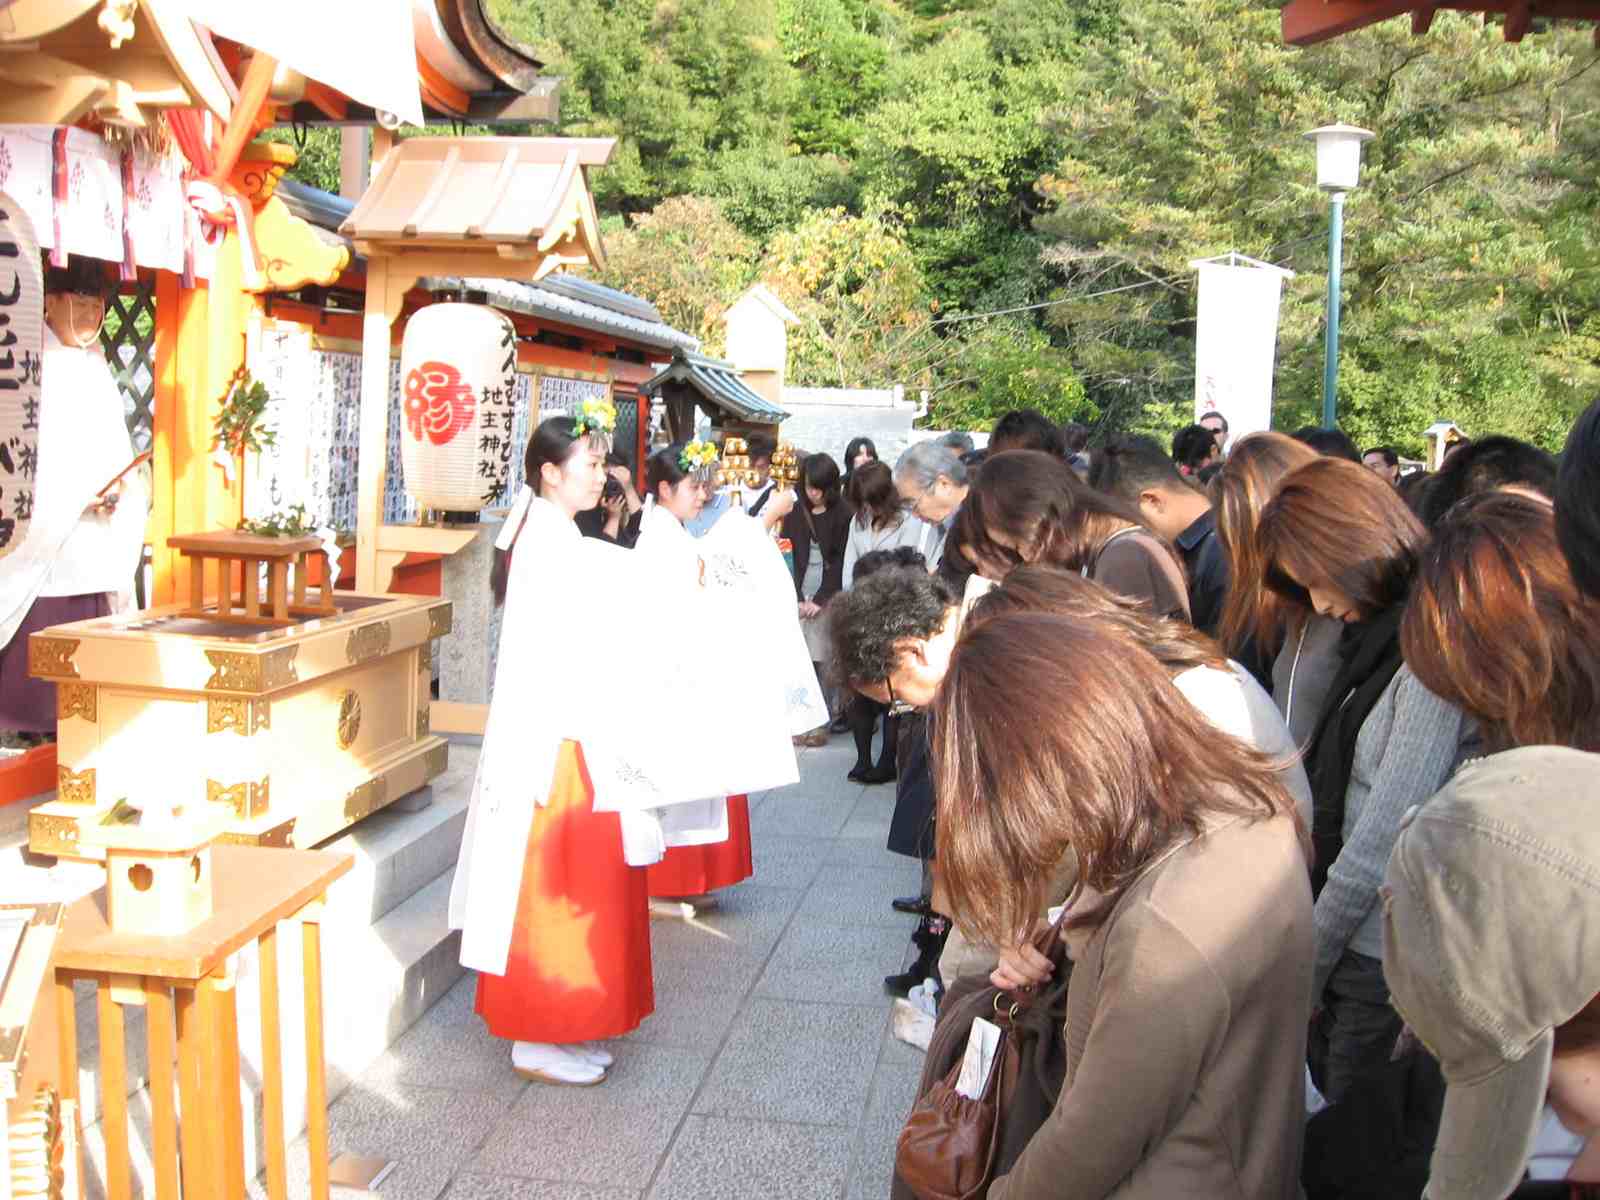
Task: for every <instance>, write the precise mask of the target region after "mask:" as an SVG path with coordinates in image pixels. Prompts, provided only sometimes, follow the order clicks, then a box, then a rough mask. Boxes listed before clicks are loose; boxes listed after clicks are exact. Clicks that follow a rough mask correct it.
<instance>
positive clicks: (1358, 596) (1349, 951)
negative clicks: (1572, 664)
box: [1256, 458, 1476, 1102]
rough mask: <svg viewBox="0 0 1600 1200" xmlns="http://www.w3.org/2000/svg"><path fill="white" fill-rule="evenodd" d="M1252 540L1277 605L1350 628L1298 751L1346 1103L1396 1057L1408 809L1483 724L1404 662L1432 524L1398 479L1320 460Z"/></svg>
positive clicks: (1329, 1069) (1280, 498)
mask: <svg viewBox="0 0 1600 1200" xmlns="http://www.w3.org/2000/svg"><path fill="white" fill-rule="evenodd" d="M1256 538H1257V543H1258V547H1259V551H1260V553H1261V555H1262V558H1263V561H1264V562H1265V563H1266V565H1267V580H1268V583H1269V585H1271V586H1273V587H1275V588H1276V589H1277V591H1278V592H1279V594H1280V597H1281V599H1282V600H1283V602H1284V603H1285V604H1288V605H1291V606H1294V607H1297V608H1300V609H1305V608H1310V609H1312V610H1314V611H1315V612H1316V613H1318V614H1319V615H1321V616H1323V617H1329V618H1333V619H1334V620H1337V621H1339V622H1341V623H1342V624H1343V626H1344V630H1343V633H1342V635H1341V637H1340V641H1339V646H1338V653H1339V659H1338V666H1337V670H1336V672H1335V674H1334V678H1333V680H1332V682H1331V684H1330V685H1329V687H1328V693H1327V698H1326V700H1325V701H1324V703H1323V706H1322V713H1321V715H1320V716H1319V718H1318V720H1317V722H1316V725H1315V727H1314V729H1313V731H1312V734H1311V738H1310V741H1309V743H1308V745H1307V749H1306V757H1305V763H1306V773H1307V774H1308V775H1309V776H1310V779H1311V795H1312V807H1313V813H1314V815H1313V819H1312V831H1311V832H1312V846H1313V852H1314V861H1313V864H1312V872H1311V888H1312V892H1313V894H1314V895H1315V896H1316V898H1317V904H1316V972H1315V975H1314V977H1313V989H1314V990H1313V992H1312V995H1313V997H1314V1004H1315V1007H1316V1008H1317V1009H1318V1014H1317V1017H1316V1019H1315V1021H1314V1023H1313V1027H1312V1031H1311V1053H1310V1061H1311V1072H1312V1076H1313V1078H1314V1079H1315V1080H1316V1083H1317V1086H1318V1087H1319V1088H1320V1089H1321V1091H1322V1094H1323V1095H1324V1096H1326V1097H1327V1099H1328V1100H1329V1101H1330V1102H1337V1101H1338V1100H1339V1099H1341V1098H1342V1097H1343V1096H1344V1094H1345V1092H1346V1091H1347V1090H1348V1089H1349V1087H1350V1085H1351V1083H1352V1082H1353V1081H1354V1080H1355V1078H1356V1077H1357V1076H1359V1075H1361V1074H1362V1073H1364V1072H1366V1071H1368V1070H1371V1069H1376V1068H1381V1067H1382V1066H1383V1065H1384V1064H1385V1063H1387V1062H1388V1061H1389V1058H1390V1054H1391V1052H1392V1050H1393V1048H1394V1043H1395V1038H1396V1037H1397V1036H1398V1035H1399V1033H1400V1026H1401V1021H1400V1018H1399V1016H1398V1015H1397V1014H1396V1013H1395V1011H1394V1009H1393V1008H1392V1007H1391V1005H1390V1004H1389V989H1388V987H1387V985H1386V984H1385V983H1384V979H1383V922H1382V911H1381V908H1380V906H1379V904H1378V888H1379V886H1380V885H1381V884H1382V882H1383V873H1384V868H1385V866H1386V865H1387V864H1388V861H1389V852H1390V851H1391V850H1392V849H1393V848H1394V843H1395V839H1396V838H1397V837H1398V836H1399V833H1400V818H1401V817H1402V816H1404V815H1405V812H1406V810H1407V809H1409V808H1411V807H1412V806H1413V805H1417V804H1421V803H1423V802H1424V801H1426V800H1427V799H1428V798H1429V797H1430V796H1432V795H1433V794H1434V793H1435V792H1436V791H1438V790H1439V789H1440V788H1441V787H1442V786H1443V785H1444V783H1445V781H1446V780H1448V779H1449V778H1450V775H1451V773H1452V772H1453V771H1454V770H1455V768H1456V766H1457V765H1458V764H1459V763H1460V761H1461V760H1462V758H1463V757H1465V754H1466V752H1467V750H1468V749H1469V748H1470V746H1471V745H1472V744H1473V739H1474V737H1475V733H1476V730H1475V727H1474V726H1473V725H1472V724H1471V723H1470V722H1468V721H1467V719H1466V718H1465V716H1464V715H1463V714H1462V711H1461V710H1460V709H1459V708H1457V707H1456V706H1455V705H1453V704H1450V703H1448V702H1446V701H1445V700H1442V699H1440V698H1439V697H1438V696H1436V695H1434V693H1433V692H1431V691H1429V690H1428V689H1427V688H1426V687H1425V686H1423V684H1422V682H1421V681H1420V680H1418V679H1417V677H1416V676H1415V675H1413V674H1412V673H1411V671H1410V670H1409V669H1408V668H1407V667H1406V666H1405V664H1404V663H1403V662H1402V660H1401V653H1400V619H1401V617H1402V615H1403V614H1404V612H1405V605H1406V597H1407V594H1408V593H1409V591H1410V587H1411V581H1412V577H1413V576H1414V575H1415V573H1416V567H1417V560H1418V555H1419V554H1421V552H1422V550H1423V548H1424V546H1425V545H1426V544H1427V533H1426V532H1425V531H1424V530H1423V528H1422V525H1421V523H1420V522H1418V521H1417V519H1416V517H1414V516H1413V515H1412V514H1411V510H1410V509H1408V508H1407V507H1406V505H1405V501H1403V500H1402V499H1400V496H1399V494H1398V493H1396V492H1395V490H1394V488H1392V487H1390V486H1389V485H1388V484H1387V483H1385V482H1384V481H1383V480H1382V479H1380V478H1379V477H1378V476H1376V475H1375V474H1373V473H1372V472H1371V471H1368V470H1367V469H1366V468H1364V467H1362V466H1359V465H1358V464H1356V463H1351V462H1346V461H1344V460H1343V459H1334V458H1319V459H1317V460H1316V461H1315V462H1312V463H1308V464H1307V465H1305V466H1303V467H1301V468H1300V469H1299V470H1297V471H1294V472H1293V473H1291V474H1290V475H1289V476H1287V477H1286V478H1285V479H1284V481H1283V482H1282V483H1281V484H1280V485H1279V487H1278V490H1277V492H1276V494H1275V495H1274V496H1273V498H1272V501H1271V502H1270V503H1269V504H1268V505H1267V506H1266V508H1265V509H1264V510H1263V511H1262V513H1261V524H1260V528H1259V529H1258V530H1257V533H1256Z"/></svg>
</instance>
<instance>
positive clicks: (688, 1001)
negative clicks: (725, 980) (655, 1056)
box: [623, 977, 744, 1057]
mask: <svg viewBox="0 0 1600 1200" xmlns="http://www.w3.org/2000/svg"><path fill="white" fill-rule="evenodd" d="M696 982H698V983H699V984H700V986H701V987H704V988H706V989H709V990H705V991H700V990H697V989H696V988H694V987H691V986H688V985H686V984H685V983H684V982H682V980H681V979H680V980H677V981H675V982H671V983H668V982H667V981H665V980H663V979H661V978H659V977H658V978H657V979H656V1010H655V1012H653V1013H651V1014H650V1015H649V1016H648V1017H646V1018H645V1019H644V1023H643V1024H642V1025H640V1026H639V1028H638V1029H636V1030H634V1031H633V1032H632V1033H630V1034H628V1035H627V1036H626V1037H625V1038H624V1039H623V1040H624V1041H633V1042H645V1043H647V1044H649V1045H652V1046H676V1047H678V1048H679V1049H684V1050H696V1051H699V1052H700V1053H702V1054H705V1055H706V1056H707V1057H709V1056H710V1055H712V1054H714V1053H715V1052H716V1050H717V1048H718V1047H720V1046H721V1045H722V1040H723V1038H725V1037H727V1035H728V1030H729V1029H730V1028H731V1027H732V1025H733V1018H734V1016H735V1015H736V1014H737V1013H738V1011H739V1005H740V1003H741V1002H742V1001H743V1000H744V993H743V992H735V991H733V990H732V989H730V988H726V987H722V986H720V981H718V980H712V979H700V980H697V981H696Z"/></svg>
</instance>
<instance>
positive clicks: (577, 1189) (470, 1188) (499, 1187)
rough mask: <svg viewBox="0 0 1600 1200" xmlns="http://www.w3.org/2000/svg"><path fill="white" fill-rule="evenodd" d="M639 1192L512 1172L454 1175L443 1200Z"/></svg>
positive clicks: (601, 1197) (622, 1199)
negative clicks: (518, 1174) (553, 1181)
mask: <svg viewBox="0 0 1600 1200" xmlns="http://www.w3.org/2000/svg"><path fill="white" fill-rule="evenodd" d="M638 1197H639V1193H638V1192H631V1191H626V1190H624V1189H621V1188H605V1187H590V1186H589V1185H588V1184H582V1183H551V1182H549V1181H548V1180H543V1179H519V1178H517V1177H516V1176H515V1175H479V1174H477V1173H476V1172H470V1173H463V1174H460V1175H457V1176H456V1178H455V1182H454V1183H452V1184H451V1185H450V1190H449V1191H447V1192H445V1194H444V1197H443V1200H638Z"/></svg>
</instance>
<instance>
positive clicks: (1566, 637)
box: [1400, 491, 1600, 751]
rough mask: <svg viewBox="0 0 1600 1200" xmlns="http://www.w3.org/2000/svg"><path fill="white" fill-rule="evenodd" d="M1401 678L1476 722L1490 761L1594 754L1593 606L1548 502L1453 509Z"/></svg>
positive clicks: (1421, 587) (1420, 593)
mask: <svg viewBox="0 0 1600 1200" xmlns="http://www.w3.org/2000/svg"><path fill="white" fill-rule="evenodd" d="M1400 649H1401V651H1402V652H1403V653H1404V655H1405V660H1406V666H1408V667H1409V668H1411V671H1412V672H1413V673H1414V674H1415V675H1416V677H1417V678H1418V679H1420V680H1421V681H1422V682H1423V683H1424V684H1425V685H1426V686H1427V687H1428V688H1429V689H1431V690H1432V691H1433V692H1434V693H1436V694H1437V695H1439V696H1441V697H1443V698H1444V699H1446V700H1448V701H1450V702H1451V703H1452V704H1455V705H1458V706H1459V707H1461V708H1462V709H1464V710H1466V711H1467V712H1468V713H1470V714H1471V715H1472V716H1473V717H1474V718H1475V719H1476V720H1477V722H1478V727H1479V729H1480V730H1481V732H1482V734H1483V740H1484V745H1485V749H1487V750H1489V751H1499V750H1509V749H1512V748H1513V747H1516V746H1536V745H1555V746H1571V747H1573V748H1574V749H1577V750H1591V751H1595V750H1600V604H1596V602H1595V601H1593V600H1591V599H1589V598H1588V597H1587V596H1585V595H1584V594H1583V593H1582V592H1580V591H1579V590H1578V587H1577V584H1576V583H1574V582H1573V578H1572V573H1571V572H1570V571H1569V570H1568V569H1567V562H1566V558H1565V557H1564V556H1563V555H1562V553H1561V545H1560V543H1559V541H1558V540H1557V538H1556V524H1555V512H1554V510H1553V508H1552V507H1551V505H1550V502H1549V501H1548V500H1546V499H1544V498H1543V497H1540V496H1535V495H1530V494H1527V493H1522V492H1512V491H1491V492H1484V493H1482V494H1480V495H1477V496H1471V497H1468V498H1467V499H1466V500H1463V501H1461V502H1460V503H1459V504H1457V505H1456V506H1455V507H1454V508H1452V509H1451V510H1450V512H1449V514H1448V515H1447V516H1445V518H1444V519H1443V520H1442V521H1441V522H1440V524H1439V526H1438V528H1437V529H1436V530H1435V531H1434V535H1433V543H1432V545H1430V546H1429V547H1428V550H1427V552H1426V553H1425V554H1424V555H1423V556H1422V565H1421V568H1420V569H1419V570H1418V572H1417V582H1416V585H1415V587H1414V588H1413V589H1412V594H1411V602H1410V604H1408V605H1407V607H1406V615H1405V620H1404V621H1403V622H1402V623H1401V626H1400Z"/></svg>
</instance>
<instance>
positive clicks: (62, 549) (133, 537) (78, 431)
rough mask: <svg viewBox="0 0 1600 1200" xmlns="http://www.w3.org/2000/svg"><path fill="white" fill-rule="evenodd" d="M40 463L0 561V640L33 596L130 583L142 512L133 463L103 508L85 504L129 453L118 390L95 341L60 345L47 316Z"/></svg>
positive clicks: (127, 587) (144, 505)
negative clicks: (27, 506) (22, 535)
mask: <svg viewBox="0 0 1600 1200" xmlns="http://www.w3.org/2000/svg"><path fill="white" fill-rule="evenodd" d="M39 370H40V376H39V378H40V384H41V391H40V403H39V463H38V473H37V476H36V479H35V489H34V502H33V523H32V524H31V525H30V526H29V528H28V537H27V540H26V541H25V542H24V543H23V544H22V546H21V547H19V548H18V549H17V551H16V552H15V553H13V554H12V555H11V556H10V557H8V558H7V559H6V562H5V569H4V570H0V645H5V644H6V643H8V642H10V640H11V638H12V636H13V635H14V634H15V633H16V631H17V627H18V626H19V625H21V624H22V620H23V618H24V617H26V616H27V615H28V610H29V609H30V608H32V607H33V602H34V601H35V600H37V599H38V598H39V597H40V596H83V595H89V594H93V593H99V592H105V593H110V594H111V595H112V596H113V597H117V596H123V595H125V594H126V593H128V592H130V591H131V590H132V588H133V573H134V571H135V570H137V569H138V565H139V556H140V552H141V551H142V549H143V547H144V532H145V520H146V517H147V516H148V515H149V502H148V499H147V491H146V488H145V485H144V482H143V479H142V477H141V476H140V474H139V472H137V471H135V472H130V473H129V474H128V475H127V477H126V478H125V479H124V481H123V492H122V496H121V498H120V500H119V502H118V504H117V508H116V511H115V512H113V513H112V514H111V515H110V516H85V515H84V510H85V509H86V508H88V507H89V505H90V504H92V503H93V502H94V500H95V497H96V495H97V493H98V492H99V491H100V489H101V488H103V487H105V486H106V484H108V483H110V482H111V480H112V478H113V477H114V476H115V475H116V474H117V473H118V472H119V471H121V470H122V469H123V468H124V467H126V466H127V465H128V464H129V463H130V462H132V461H133V457H134V449H133V442H132V440H131V439H130V438H129V437H128V426H127V423H126V420H125V418H124V417H123V407H122V393H121V392H120V391H118V390H117V384H116V381H115V380H114V379H113V378H112V377H111V368H110V367H108V366H107V365H106V361H105V359H103V358H102V357H101V356H100V354H99V352H98V350H79V349H77V348H75V347H72V346H66V345H63V344H62V342H61V341H60V339H59V338H57V337H56V335H55V334H54V333H52V332H51V331H50V329H49V327H48V326H47V327H46V328H45V330H44V355H43V361H42V362H41V364H40V368H39Z"/></svg>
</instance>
